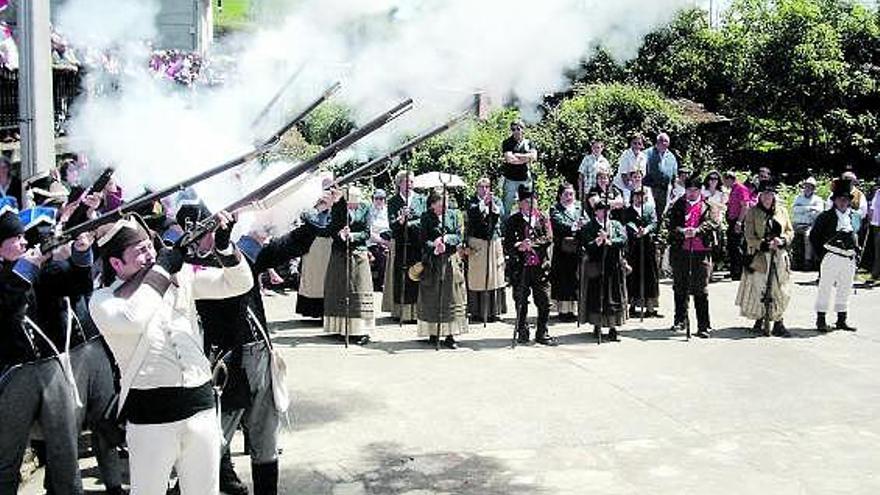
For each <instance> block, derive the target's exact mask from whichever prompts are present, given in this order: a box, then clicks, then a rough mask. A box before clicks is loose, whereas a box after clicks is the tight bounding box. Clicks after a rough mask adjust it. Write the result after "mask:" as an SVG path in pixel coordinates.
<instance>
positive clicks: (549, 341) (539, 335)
mask: <svg viewBox="0 0 880 495" xmlns="http://www.w3.org/2000/svg"><path fill="white" fill-rule="evenodd" d="M535 342H536V343H538V344H541V345H547V346H551V347H554V346H557V345H559V342H558V341H557V340H556V337H551V336H550V331H549V330H547V325H546V324H545V325H543V326H541V325H540V324H539V325H538V331H537V332H535Z"/></svg>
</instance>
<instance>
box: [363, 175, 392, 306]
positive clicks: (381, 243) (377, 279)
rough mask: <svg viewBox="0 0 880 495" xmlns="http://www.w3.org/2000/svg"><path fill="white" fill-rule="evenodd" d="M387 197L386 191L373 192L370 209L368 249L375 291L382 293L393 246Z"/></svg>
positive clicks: (377, 190)
mask: <svg viewBox="0 0 880 495" xmlns="http://www.w3.org/2000/svg"><path fill="white" fill-rule="evenodd" d="M386 199H387V195H386V194H385V190H384V189H376V190H375V191H373V205H372V207H371V208H370V240H369V241H367V249H369V250H370V255H371V256H372V258H373V260H372V267H371V268H372V273H373V290H375V291H377V292H382V290H383V288H384V281H385V263H386V261H387V259H388V246H389V245H390V244H391V226H390V224H389V223H388V206H387V203H388V202H387V201H386Z"/></svg>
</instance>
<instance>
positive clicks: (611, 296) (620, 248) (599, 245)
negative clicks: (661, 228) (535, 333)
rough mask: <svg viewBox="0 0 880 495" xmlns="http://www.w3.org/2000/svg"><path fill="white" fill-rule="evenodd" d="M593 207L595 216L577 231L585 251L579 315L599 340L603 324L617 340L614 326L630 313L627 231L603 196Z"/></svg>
mask: <svg viewBox="0 0 880 495" xmlns="http://www.w3.org/2000/svg"><path fill="white" fill-rule="evenodd" d="M592 207H593V215H594V216H593V218H592V220H590V221H589V222H588V223H587V224H586V225H585V226H584V227H583V228H582V229H580V231H579V235H578V237H579V240H580V243H581V246H582V248H583V250H584V253H585V258H584V268H583V270H582V272H581V273H583V274H584V277H583V278H582V279H581V294H580V301H579V303H580V308H581V311H580V312H579V314H578V319H579V320H580V322H581V323H587V322H589V323H592V324H593V333H594V334H595V335H596V338H597V339H598V340H600V341H601V339H602V328H608V329H609V331H608V338H609V340H614V341H616V340H617V327H619V326H621V325H623V324H624V323H625V322H626V320H627V318H628V317H629V305H628V304H627V292H626V271H625V268H624V263H623V252H624V250H625V249H626V231H625V230H624V228H623V225H621V223H620V222H618V221H617V220H613V219H611V218H610V214H609V213H610V212H609V210H610V205H609V204H608V203H606V202H605V201H604V200H601V199H600V200H598V201H595V202H594V203H593V205H592Z"/></svg>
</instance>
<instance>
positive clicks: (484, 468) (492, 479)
mask: <svg viewBox="0 0 880 495" xmlns="http://www.w3.org/2000/svg"><path fill="white" fill-rule="evenodd" d="M366 450H367V457H368V461H367V463H366V465H367V466H369V467H368V468H367V469H365V470H363V471H361V472H347V474H345V475H343V478H341V479H340V478H339V477H338V476H334V475H329V474H324V473H322V472H320V471H319V470H317V469H315V470H304V469H293V470H284V469H282V472H281V486H280V490H279V491H280V493H309V494H327V495H329V494H333V493H366V494H376V495H379V494H382V495H386V494H402V493H455V494H460V495H517V494H527V493H528V494H532V493H542V492H543V491H544V490H542V489H541V488H540V487H537V486H534V485H531V484H526V483H516V482H515V478H514V473H512V472H511V471H510V470H509V469H508V468H507V467H505V466H504V465H503V464H502V463H501V462H499V461H498V460H496V459H493V458H491V457H485V456H479V455H475V454H467V453H457V452H445V453H432V454H427V455H417V456H413V455H408V454H407V453H405V452H403V451H402V449H401V447H400V446H399V445H397V444H394V443H374V444H370V445H368V446H367V448H366Z"/></svg>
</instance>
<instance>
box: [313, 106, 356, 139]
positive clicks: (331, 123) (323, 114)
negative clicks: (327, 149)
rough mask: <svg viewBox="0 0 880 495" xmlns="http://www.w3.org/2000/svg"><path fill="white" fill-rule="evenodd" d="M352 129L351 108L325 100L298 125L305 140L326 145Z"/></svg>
mask: <svg viewBox="0 0 880 495" xmlns="http://www.w3.org/2000/svg"><path fill="white" fill-rule="evenodd" d="M352 129H354V122H353V121H352V120H351V109H350V108H348V107H346V106H345V105H342V104H341V103H334V102H325V103H323V104H321V105H320V106H319V107H318V108H316V109H315V110H314V111H313V112H312V113H311V114H309V116H308V117H307V118H306V119H305V121H303V122H302V123H301V124H300V125H299V130H300V132H301V133H302V135H303V137H304V138H305V139H306V141H308V142H310V143H312V144H317V145H320V146H327V145H329V144H330V143H332V142H334V141H336V140H337V139H339V138H341V137H343V136H345V135H346V134H348V133H349V132H351V130H352Z"/></svg>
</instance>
